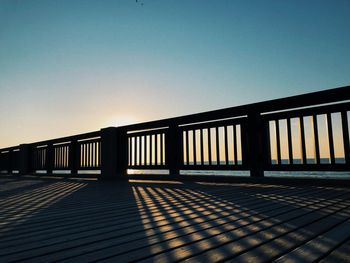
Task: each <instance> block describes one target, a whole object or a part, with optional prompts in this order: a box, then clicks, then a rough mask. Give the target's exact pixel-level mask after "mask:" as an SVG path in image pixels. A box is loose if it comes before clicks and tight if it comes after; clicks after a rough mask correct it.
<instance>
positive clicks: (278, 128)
mask: <svg viewBox="0 0 350 263" xmlns="http://www.w3.org/2000/svg"><path fill="white" fill-rule="evenodd" d="M275 125H276V142H277V163H278V165H281V164H282V162H281V138H280V126H279V120H275Z"/></svg>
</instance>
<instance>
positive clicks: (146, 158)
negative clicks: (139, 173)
mask: <svg viewBox="0 0 350 263" xmlns="http://www.w3.org/2000/svg"><path fill="white" fill-rule="evenodd" d="M147 138H148V136H147V135H145V149H143V151H144V154H145V165H147V160H148V156H147Z"/></svg>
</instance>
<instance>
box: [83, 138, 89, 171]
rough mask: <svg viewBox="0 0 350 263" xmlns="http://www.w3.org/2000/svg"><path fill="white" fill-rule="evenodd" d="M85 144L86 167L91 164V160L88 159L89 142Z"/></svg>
mask: <svg viewBox="0 0 350 263" xmlns="http://www.w3.org/2000/svg"><path fill="white" fill-rule="evenodd" d="M84 146H85V167H88V166H89V161H88V150H89V149H88V145H87V143H84Z"/></svg>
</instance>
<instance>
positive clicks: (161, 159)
mask: <svg viewBox="0 0 350 263" xmlns="http://www.w3.org/2000/svg"><path fill="white" fill-rule="evenodd" d="M163 134H164V133H161V134H160V164H161V165H164V162H163V144H164V142H163Z"/></svg>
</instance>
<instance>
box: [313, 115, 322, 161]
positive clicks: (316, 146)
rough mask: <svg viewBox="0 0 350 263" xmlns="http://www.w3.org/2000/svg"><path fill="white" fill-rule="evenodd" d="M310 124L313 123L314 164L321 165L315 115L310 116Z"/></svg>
mask: <svg viewBox="0 0 350 263" xmlns="http://www.w3.org/2000/svg"><path fill="white" fill-rule="evenodd" d="M312 123H313V126H314V140H315V155H316V164H321V158H320V142H319V139H318V126H317V115H312Z"/></svg>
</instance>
